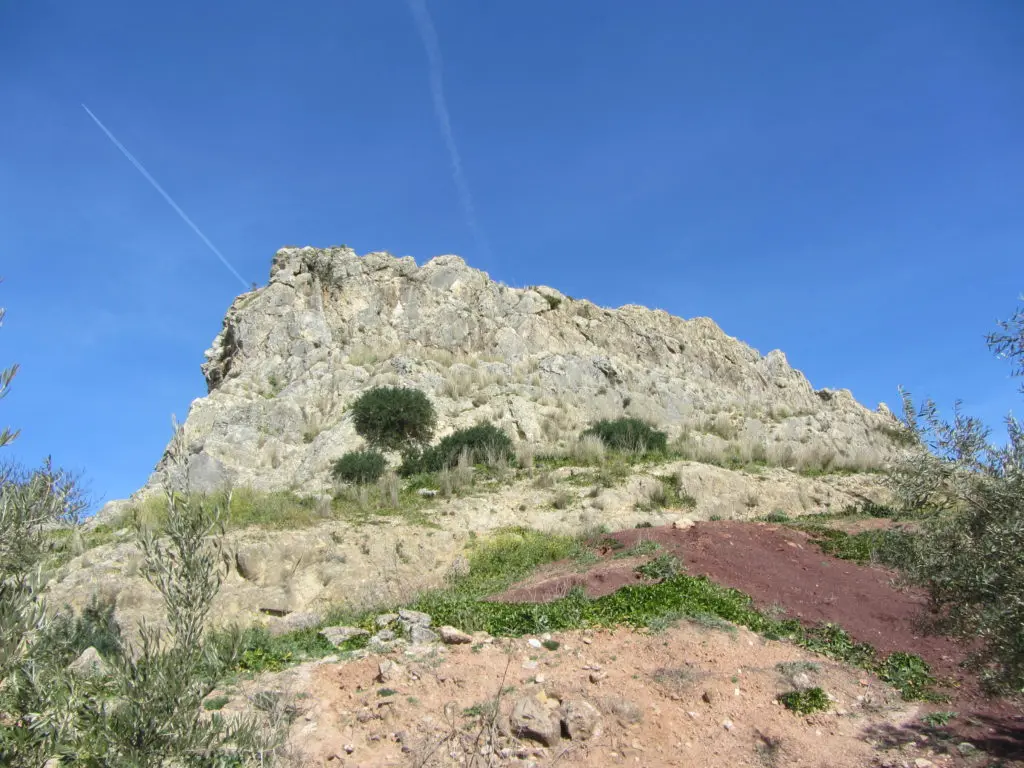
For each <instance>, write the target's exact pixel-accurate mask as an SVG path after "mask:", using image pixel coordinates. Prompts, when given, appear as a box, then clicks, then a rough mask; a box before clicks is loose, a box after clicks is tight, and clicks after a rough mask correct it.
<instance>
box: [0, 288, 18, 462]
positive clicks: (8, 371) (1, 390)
mask: <svg viewBox="0 0 1024 768" xmlns="http://www.w3.org/2000/svg"><path fill="white" fill-rule="evenodd" d="M6 316H7V310H6V309H5V308H4V307H0V327H2V326H3V324H4V317H6ZM17 373H18V366H17V364H15V365H12V366H10V367H9V368H4V369H2V370H0V400H2V399H3V398H4V397H6V396H7V392H8V390H9V389H10V387H11V381H12V380H13V379H14V377H15V375H16V374H17ZM17 436H18V433H17V432H16V431H12V430H11V428H10V427H3V428H2V429H0V448H3V447H4V446H5V445H7V444H8V443H9V442H11V441H12V440H14V438H16V437H17Z"/></svg>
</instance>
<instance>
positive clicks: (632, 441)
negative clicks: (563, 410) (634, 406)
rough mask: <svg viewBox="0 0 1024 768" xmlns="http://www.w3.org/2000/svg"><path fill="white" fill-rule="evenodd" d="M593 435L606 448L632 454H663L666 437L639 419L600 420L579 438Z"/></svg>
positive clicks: (665, 447) (666, 443)
mask: <svg viewBox="0 0 1024 768" xmlns="http://www.w3.org/2000/svg"><path fill="white" fill-rule="evenodd" d="M587 435H594V436H596V437H597V438H599V439H600V440H601V442H602V443H604V444H605V446H607V447H608V448H611V449H613V450H617V451H629V452H633V453H640V454H643V453H665V452H666V450H667V448H668V435H666V434H665V433H664V432H662V431H661V430H658V429H655V428H654V427H652V426H651V425H650V424H648V423H647V422H645V421H641V420H640V419H634V418H628V417H622V418H618V419H613V420H610V419H602V420H601V421H598V422H596V423H594V424H593V425H591V426H590V427H588V428H587V429H586V430H584V432H583V434H582V435H581V437H586V436H587Z"/></svg>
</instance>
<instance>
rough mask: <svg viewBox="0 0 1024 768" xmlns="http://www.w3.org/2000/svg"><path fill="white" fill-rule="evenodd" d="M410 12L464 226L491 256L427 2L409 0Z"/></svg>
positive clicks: (485, 252) (423, 0)
mask: <svg viewBox="0 0 1024 768" xmlns="http://www.w3.org/2000/svg"><path fill="white" fill-rule="evenodd" d="M408 2H409V10H411V11H412V17H413V20H414V21H415V22H416V29H417V31H418V32H419V34H420V39H421V40H423V47H424V48H426V50H427V61H428V62H429V64H430V92H431V95H432V96H433V97H434V113H435V114H436V115H437V122H438V127H439V128H440V129H441V135H442V137H443V138H444V143H445V146H447V148H448V156H449V157H450V158H451V162H452V176H453V178H454V180H455V187H456V189H457V190H458V192H459V201H460V202H461V203H462V210H463V212H464V213H465V216H466V223H467V224H468V225H469V228H470V230H472V232H473V236H474V237H475V238H476V241H477V245H478V246H479V248H480V249H481V250H482V251H483V252H484V254H485V255H486V254H489V253H490V247H489V246H488V244H487V237H486V236H485V235H484V231H483V229H482V228H481V227H480V224H479V223H478V222H477V219H476V210H475V208H474V206H473V195H472V194H471V193H470V191H469V182H468V181H467V180H466V174H465V172H464V171H463V169H462V157H461V155H460V154H459V148H458V146H457V145H456V144H455V134H454V133H453V132H452V121H451V116H450V115H449V114H448V102H447V101H446V99H445V97H444V78H443V75H442V69H443V67H442V64H441V45H440V43H439V42H438V39H437V32H436V30H435V29H434V22H433V21H431V19H430V11H428V10H427V3H426V0H408Z"/></svg>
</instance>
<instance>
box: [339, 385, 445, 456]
mask: <svg viewBox="0 0 1024 768" xmlns="http://www.w3.org/2000/svg"><path fill="white" fill-rule="evenodd" d="M352 421H353V423H354V425H355V428H356V432H358V433H359V435H360V437H362V438H363V439H364V440H366V442H367V443H369V444H370V445H371V446H372V447H374V448H378V449H380V450H384V451H401V450H407V449H409V448H411V447H413V446H420V445H426V444H427V443H429V442H430V440H431V438H432V437H433V436H434V427H435V426H436V425H437V414H436V413H435V411H434V406H433V405H432V404H431V402H430V400H429V398H427V396H426V395H425V394H423V392H421V391H420V390H418V389H409V388H406V387H374V388H373V389H370V390H367V391H366V392H364V393H363V394H362V395H360V396H359V398H358V399H357V400H356V401H355V402H354V403H353V404H352Z"/></svg>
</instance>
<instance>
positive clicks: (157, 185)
mask: <svg viewBox="0 0 1024 768" xmlns="http://www.w3.org/2000/svg"><path fill="white" fill-rule="evenodd" d="M82 109H84V110H85V112H86V114H87V115H89V117H91V118H92V119H93V122H94V123H96V125H98V126H99V127H100V130H101V131H103V132H104V133H105V134H107V138H108V139H110V140H111V141H112V142H113V143H114V146H115V147H117V148H118V149H119V150H121V154H122V155H124V156H125V157H127V158H128V161H129V162H130V163H131V164H132V165H134V166H135V168H136V170H138V172H139V173H141V174H142V175H143V176H145V177H146V181H148V182H149V183H150V184H152V185H153V189H155V190H156V191H157V192H159V193H160V194H161V195H162V196H163V198H164V200H166V201H167V204H168V205H170V206H171V208H173V209H174V211H175V212H176V213H177V214H178V215H179V216H181V220H182V221H184V222H185V223H186V224H188V225H189V226H190V227H191V228H192V231H193V232H195V233H196V234H197V235H199V239H200V240H202V241H203V242H204V243H206V247H207V248H209V249H210V250H211V251H213V255H214V256H216V257H217V258H218V259H220V261H221V264H223V265H224V266H225V267H227V268H228V270H229V271H230V272H231V274H232V275H234V276H235V277H237V278H238V282H240V283H241V284H242V286H243V287H244V288H245V290H247V291H248V290H249V287H250V283H248V282H246V280H245V278H244V277H242V276H241V275H240V274H238V270H237V269H235V268H234V267H233V266H231V262H229V261H228V260H227V259H226V258H225V257H224V254H223V253H221V252H220V250H219V249H218V248H217V246H215V245H214V244H213V243H211V242H210V238H208V237H207V236H206V235H204V234H203V232H202V230H201V229H199V227H197V226H196V225H195V222H193V221H192V219H190V218H189V217H188V214H186V213H185V212H184V211H183V210H181V206H179V205H178V204H177V203H176V202H174V199H173V198H172V197H171V196H170V195H168V194H167V193H166V192H165V191H164V188H163V187H161V186H160V183H159V182H158V181H157V180H156V179H154V178H153V177H152V176H150V175H149V171H147V170H146V169H145V168H144V167H143V165H142V163H140V162H139V161H138V160H136V159H135V156H134V155H133V154H132V153H131V152H129V151H128V150H127V149H125V146H124V144H122V143H121V142H120V141H118V140H117V137H116V136H115V135H114V134H112V133H111V132H110V129H109V128H107V126H105V125H104V124H103V123H102V122H100V119H99V118H98V117H96V115H94V114H93V113H92V110H90V109H89V108H88V107H87V106H85V104H83V105H82Z"/></svg>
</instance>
